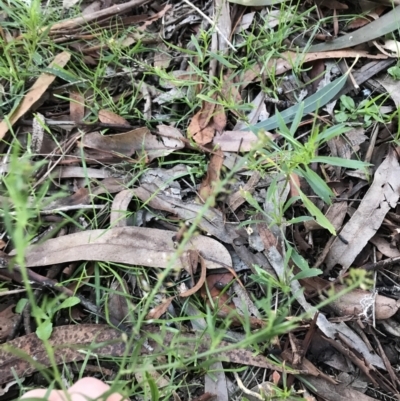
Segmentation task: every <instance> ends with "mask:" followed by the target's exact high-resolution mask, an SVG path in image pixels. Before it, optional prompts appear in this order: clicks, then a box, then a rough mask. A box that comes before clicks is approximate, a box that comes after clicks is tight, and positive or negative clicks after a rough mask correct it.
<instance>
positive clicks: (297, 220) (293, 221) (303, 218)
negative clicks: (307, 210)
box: [286, 216, 314, 226]
mask: <svg viewBox="0 0 400 401" xmlns="http://www.w3.org/2000/svg"><path fill="white" fill-rule="evenodd" d="M311 220H314V219H313V218H312V217H310V216H299V217H295V218H294V219H290V220H288V221H287V222H286V224H287V225H288V226H291V225H293V224H297V223H304V222H305V221H311Z"/></svg>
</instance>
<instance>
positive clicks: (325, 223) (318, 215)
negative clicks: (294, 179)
mask: <svg viewBox="0 0 400 401" xmlns="http://www.w3.org/2000/svg"><path fill="white" fill-rule="evenodd" d="M300 197H301V200H302V201H303V203H304V206H305V207H306V208H307V210H308V211H309V213H310V214H311V215H312V216H314V217H315V220H316V221H317V223H318V224H319V225H320V226H321V227H324V228H326V229H327V230H328V231H329V232H330V233H331V234H333V235H336V231H335V228H334V227H333V225H332V223H331V222H330V221H329V220H328V219H327V218H326V217H325V216H324V215H323V214H322V212H321V211H320V210H319V209H318V208H317V207H316V206H315V205H314V203H312V202H311V201H310V199H308V198H307V196H306V195H305V194H304V193H303V192H301V191H300Z"/></svg>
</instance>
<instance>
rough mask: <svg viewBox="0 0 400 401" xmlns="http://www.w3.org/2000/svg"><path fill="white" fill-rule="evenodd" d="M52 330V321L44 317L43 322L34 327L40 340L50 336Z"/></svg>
mask: <svg viewBox="0 0 400 401" xmlns="http://www.w3.org/2000/svg"><path fill="white" fill-rule="evenodd" d="M52 331H53V323H52V322H51V320H50V319H46V320H45V321H44V322H43V323H41V324H40V325H39V326H38V327H37V329H36V335H37V336H38V337H39V339H41V340H42V341H46V340H48V339H49V338H50V336H51V333H52Z"/></svg>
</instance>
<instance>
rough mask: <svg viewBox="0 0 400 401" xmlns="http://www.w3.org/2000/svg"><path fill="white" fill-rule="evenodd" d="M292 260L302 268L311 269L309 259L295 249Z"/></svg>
mask: <svg viewBox="0 0 400 401" xmlns="http://www.w3.org/2000/svg"><path fill="white" fill-rule="evenodd" d="M292 260H293V262H294V263H295V264H296V266H297V267H298V268H299V269H300V270H310V266H309V265H308V263H307V261H306V260H305V259H304V258H303V256H301V255H300V254H299V253H298V252H297V251H296V250H295V249H293V252H292Z"/></svg>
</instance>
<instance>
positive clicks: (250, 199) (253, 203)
mask: <svg viewBox="0 0 400 401" xmlns="http://www.w3.org/2000/svg"><path fill="white" fill-rule="evenodd" d="M240 194H241V195H242V196H243V198H244V199H245V200H246V202H247V203H249V204H250V205H251V206H253V207H254V209H256V210H257V211H258V212H260V213H264V211H263V210H262V208H261V207H260V205H259V204H258V202H257V201H256V200H255V199H254V197H253V195H252V194H251V193H250V192H249V191H243V190H241V191H240Z"/></svg>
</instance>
